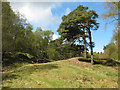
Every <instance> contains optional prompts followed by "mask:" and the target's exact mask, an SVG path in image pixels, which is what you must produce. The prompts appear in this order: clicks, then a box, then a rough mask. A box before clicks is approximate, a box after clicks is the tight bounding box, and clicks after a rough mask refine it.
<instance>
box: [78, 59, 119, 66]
mask: <svg viewBox="0 0 120 90" xmlns="http://www.w3.org/2000/svg"><path fill="white" fill-rule="evenodd" d="M78 60H79V61H82V62H88V63H91V60H90V59H84V58H80V59H78ZM94 64H101V65H104V66H117V65H120V63H119V62H116V61H113V60H111V59H108V60H100V59H99V60H94Z"/></svg>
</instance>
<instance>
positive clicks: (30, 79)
mask: <svg viewBox="0 0 120 90" xmlns="http://www.w3.org/2000/svg"><path fill="white" fill-rule="evenodd" d="M78 62H79V61H78ZM80 63H81V64H79V65H77V64H74V63H71V62H69V61H67V60H62V61H55V62H49V63H41V64H28V63H26V64H21V65H20V66H18V67H16V68H10V66H9V67H6V68H5V69H7V68H9V72H5V73H3V75H2V77H3V88H118V84H117V81H118V70H117V69H116V68H117V67H108V66H103V65H91V64H90V63H86V62H80ZM11 67H12V66H11ZM7 70H8V69H7Z"/></svg>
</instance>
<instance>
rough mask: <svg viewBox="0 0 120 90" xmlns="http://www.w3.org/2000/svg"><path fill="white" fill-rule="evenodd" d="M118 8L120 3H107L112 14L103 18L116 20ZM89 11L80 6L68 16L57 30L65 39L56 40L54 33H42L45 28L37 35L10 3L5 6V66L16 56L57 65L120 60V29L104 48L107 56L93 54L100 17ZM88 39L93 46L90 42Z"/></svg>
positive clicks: (3, 18)
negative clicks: (79, 59) (73, 59)
mask: <svg viewBox="0 0 120 90" xmlns="http://www.w3.org/2000/svg"><path fill="white" fill-rule="evenodd" d="M118 6H119V5H118V3H117V2H116V3H106V5H105V8H109V10H108V12H105V13H103V15H102V18H103V19H106V18H114V17H115V16H116V15H118V14H119V13H118V11H117V10H118V8H119V7H118ZM111 7H114V8H111ZM87 10H88V7H84V6H82V5H79V6H78V7H77V8H76V9H75V10H73V11H72V12H70V14H68V15H64V16H63V17H62V22H61V24H60V26H59V28H58V30H57V31H58V33H59V35H60V36H61V37H60V38H58V39H56V40H53V39H52V35H53V34H54V32H52V30H42V29H41V27H37V29H36V30H35V32H33V26H32V25H31V24H30V23H27V20H26V19H25V18H23V16H22V15H21V14H20V13H19V12H17V13H15V12H14V11H13V10H12V9H11V6H10V3H9V2H2V55H3V65H4V63H7V62H8V61H9V59H8V61H6V59H5V58H6V57H7V55H8V56H9V55H11V54H13V55H15V54H16V53H19V54H22V55H23V56H24V55H27V57H29V56H31V58H33V59H34V58H38V59H39V60H40V59H43V60H53V61H54V60H63V59H68V58H71V57H84V58H90V57H91V61H93V59H100V58H104V59H112V60H118V46H119V43H118V37H119V35H118V33H119V32H118V31H119V30H118V28H119V27H118V26H117V25H115V26H116V30H114V34H113V38H112V39H111V42H110V43H109V44H108V45H106V46H104V48H103V49H104V53H96V52H93V47H94V46H95V43H94V42H93V41H92V40H91V37H92V36H91V30H97V28H99V23H97V21H96V18H98V16H99V15H97V13H96V12H95V11H94V10H89V11H87ZM111 13H112V14H111ZM114 22H115V24H116V22H118V18H117V19H116V18H115V21H114ZM87 38H88V39H89V42H88V41H87V40H86V39H87ZM76 42H79V44H76ZM89 48H90V53H89ZM113 51H114V52H113ZM11 62H12V61H11ZM91 63H93V62H91Z"/></svg>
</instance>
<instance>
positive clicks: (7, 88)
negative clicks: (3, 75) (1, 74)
mask: <svg viewBox="0 0 120 90" xmlns="http://www.w3.org/2000/svg"><path fill="white" fill-rule="evenodd" d="M9 89H10V87H8V86H5V87H4V86H3V87H2V90H9Z"/></svg>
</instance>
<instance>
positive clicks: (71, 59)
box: [68, 57, 84, 65]
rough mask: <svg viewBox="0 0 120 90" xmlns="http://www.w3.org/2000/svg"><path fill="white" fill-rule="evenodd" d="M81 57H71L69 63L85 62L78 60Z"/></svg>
mask: <svg viewBox="0 0 120 90" xmlns="http://www.w3.org/2000/svg"><path fill="white" fill-rule="evenodd" d="M79 58H80V57H74V58H70V59H68V62H69V63H74V64H77V65H80V64H82V63H84V62H80V61H79V60H78V59H79Z"/></svg>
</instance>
